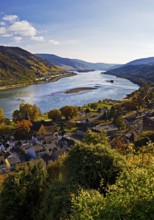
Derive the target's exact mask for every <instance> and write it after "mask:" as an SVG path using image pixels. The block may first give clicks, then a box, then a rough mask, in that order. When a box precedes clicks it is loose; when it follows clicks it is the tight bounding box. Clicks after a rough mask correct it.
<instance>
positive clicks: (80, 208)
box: [69, 188, 104, 220]
mask: <svg viewBox="0 0 154 220" xmlns="http://www.w3.org/2000/svg"><path fill="white" fill-rule="evenodd" d="M103 201H104V198H103V196H102V195H101V194H100V193H99V192H98V191H97V190H85V189H82V188H81V189H80V190H78V192H77V193H73V194H71V203H72V209H71V214H70V216H69V217H70V218H69V219H70V220H78V219H80V220H85V219H88V220H95V219H98V220H99V218H98V217H99V214H100V211H101V210H102V206H103Z"/></svg>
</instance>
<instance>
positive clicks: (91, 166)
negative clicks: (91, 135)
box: [63, 144, 126, 189]
mask: <svg viewBox="0 0 154 220" xmlns="http://www.w3.org/2000/svg"><path fill="white" fill-rule="evenodd" d="M125 165H126V163H125V160H124V159H123V157H122V156H121V155H119V154H118V153H117V152H116V151H115V150H112V149H110V148H109V147H107V146H105V145H103V144H97V145H96V146H94V145H92V144H91V145H90V144H89V145H86V144H77V145H75V146H74V147H73V148H72V149H71V150H70V151H69V153H68V156H67V157H66V159H65V160H64V165H63V176H64V177H65V178H66V180H68V181H70V182H72V183H75V184H77V185H78V184H79V185H81V187H88V188H92V189H98V188H100V184H101V181H103V184H102V185H103V186H107V184H113V183H114V182H115V180H116V178H117V177H118V175H119V174H120V172H121V171H122V170H123V168H124V167H125Z"/></svg>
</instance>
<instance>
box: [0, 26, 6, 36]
mask: <svg viewBox="0 0 154 220" xmlns="http://www.w3.org/2000/svg"><path fill="white" fill-rule="evenodd" d="M5 34H7V29H6V28H5V27H0V35H5Z"/></svg>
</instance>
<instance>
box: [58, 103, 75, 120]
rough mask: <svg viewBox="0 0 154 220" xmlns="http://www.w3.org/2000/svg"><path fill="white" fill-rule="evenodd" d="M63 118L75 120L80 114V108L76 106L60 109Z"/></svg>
mask: <svg viewBox="0 0 154 220" xmlns="http://www.w3.org/2000/svg"><path fill="white" fill-rule="evenodd" d="M60 111H61V114H62V116H64V117H65V119H69V118H73V117H74V116H76V115H77V113H78V108H77V107H76V106H68V105H67V106H64V107H62V108H61V109H60Z"/></svg>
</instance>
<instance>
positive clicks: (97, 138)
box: [84, 130, 108, 145]
mask: <svg viewBox="0 0 154 220" xmlns="http://www.w3.org/2000/svg"><path fill="white" fill-rule="evenodd" d="M84 142H85V143H87V144H99V143H102V144H105V145H108V138H107V135H106V131H104V130H102V131H101V132H100V133H96V132H93V131H92V130H88V131H87V132H86V134H85V138H84Z"/></svg>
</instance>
